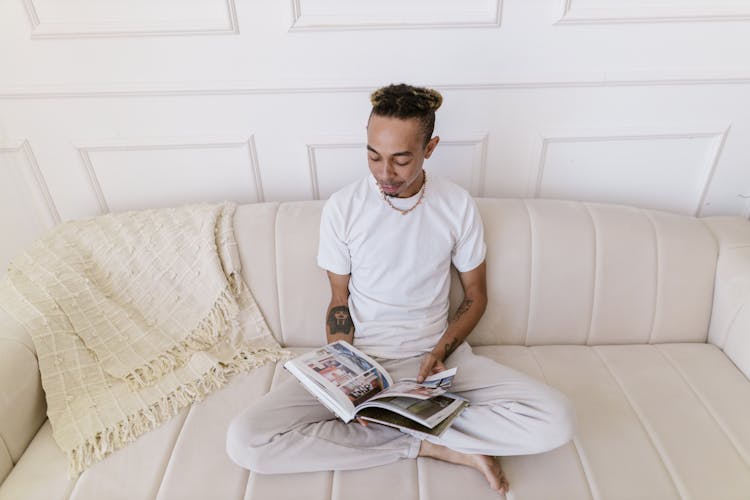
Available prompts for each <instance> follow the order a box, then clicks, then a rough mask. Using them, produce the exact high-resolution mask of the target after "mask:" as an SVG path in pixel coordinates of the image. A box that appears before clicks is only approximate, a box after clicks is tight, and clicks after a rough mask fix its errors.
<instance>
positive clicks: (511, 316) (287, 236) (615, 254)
mask: <svg viewBox="0 0 750 500" xmlns="http://www.w3.org/2000/svg"><path fill="white" fill-rule="evenodd" d="M477 204H478V206H479V209H480V211H481V214H482V219H483V221H484V226H485V239H486V241H487V273H488V295H489V305H488V308H487V311H486V313H485V314H484V316H483V318H482V320H481V321H480V323H479V325H477V327H476V329H475V331H474V332H473V333H472V335H471V337H470V338H469V340H470V342H471V343H472V344H473V345H488V344H517V345H539V344H591V345H593V344H614V343H658V342H678V341H679V342H705V341H706V336H707V331H708V324H709V319H710V315H711V304H712V297H713V286H714V276H715V272H716V261H717V252H718V250H717V243H716V240H715V238H714V237H713V235H712V233H711V232H710V231H709V230H708V229H707V228H706V227H705V225H704V224H703V223H702V222H701V221H700V220H699V219H696V218H693V217H688V216H680V215H674V214H669V213H665V212H659V211H652V210H641V209H637V208H632V207H625V206H617V205H607V204H595V203H582V202H574V201H557V200H518V199H488V198H480V199H477ZM322 206H323V202H322V201H305V202H289V203H281V204H275V203H271V204H259V205H245V206H243V207H240V210H239V212H238V216H237V218H236V227H237V232H238V238H239V239H240V240H241V241H240V248H241V250H242V256H243V266H244V269H245V273H246V278H247V280H248V282H249V283H250V286H251V289H252V291H253V293H254V294H255V295H256V299H257V300H258V302H259V305H260V307H261V309H262V310H263V311H264V313H265V314H266V317H267V319H268V322H269V325H270V326H271V328H272V330H273V332H274V334H275V335H276V336H277V337H278V338H279V339H280V340H281V341H282V342H283V343H284V344H285V345H290V346H314V345H319V344H320V343H321V342H323V340H324V338H325V336H324V333H323V332H324V315H325V309H326V307H327V305H328V301H329V299H330V289H329V285H328V280H327V278H326V274H325V272H324V271H323V270H321V269H320V268H318V267H317V265H316V254H317V245H318V226H319V221H320V212H321V209H322ZM253 241H255V242H257V243H258V245H257V248H255V249H251V248H250V247H251V246H252V245H253ZM274 256H275V259H274V258H273V257H274ZM452 272H453V278H454V279H453V282H452V290H451V302H452V310H455V308H456V306H457V304H458V302H459V301H460V299H461V288H460V282H459V281H458V279H457V274H456V272H455V270H453V271H452ZM275 294H278V302H276V301H275V300H274V295H275Z"/></svg>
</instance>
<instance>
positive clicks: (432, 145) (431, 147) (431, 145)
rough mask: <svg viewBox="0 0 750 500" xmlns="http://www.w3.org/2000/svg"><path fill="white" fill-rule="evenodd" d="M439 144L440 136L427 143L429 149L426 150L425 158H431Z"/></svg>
mask: <svg viewBox="0 0 750 500" xmlns="http://www.w3.org/2000/svg"><path fill="white" fill-rule="evenodd" d="M438 142H440V136H437V135H436V136H435V137H433V138H432V139H430V141H429V142H428V143H427V147H425V148H424V157H425V158H429V157H430V156H431V155H432V152H433V151H435V148H436V147H437V145H438Z"/></svg>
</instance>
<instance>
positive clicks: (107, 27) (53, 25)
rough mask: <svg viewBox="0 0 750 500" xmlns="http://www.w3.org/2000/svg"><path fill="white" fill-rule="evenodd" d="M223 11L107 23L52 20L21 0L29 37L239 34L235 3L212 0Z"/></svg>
mask: <svg viewBox="0 0 750 500" xmlns="http://www.w3.org/2000/svg"><path fill="white" fill-rule="evenodd" d="M216 3H217V4H221V5H222V8H223V9H224V10H225V12H224V13H223V14H222V16H220V17H216V18H213V19H209V18H206V17H205V16H203V15H197V14H198V13H195V15H194V17H193V18H192V19H191V18H189V17H183V18H182V19H180V18H179V16H176V15H172V16H170V17H169V18H165V17H162V18H161V19H156V20H153V19H152V20H150V21H149V20H147V19H143V20H142V21H139V22H133V21H131V22H127V21H125V22H116V23H114V22H111V21H108V20H106V19H96V18H92V19H89V20H88V21H86V20H73V19H54V17H52V18H50V17H47V16H46V15H45V14H44V9H43V8H40V6H39V5H38V4H39V0H23V4H24V7H25V8H26V13H27V15H28V18H29V21H30V23H31V38H91V37H138V36H180V35H222V34H230V35H236V34H239V24H238V22H237V8H236V5H235V0H216Z"/></svg>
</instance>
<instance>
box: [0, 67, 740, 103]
mask: <svg viewBox="0 0 750 500" xmlns="http://www.w3.org/2000/svg"><path fill="white" fill-rule="evenodd" d="M381 83H382V82H378V83H376V82H373V83H366V82H352V83H344V84H342V82H341V81H340V80H338V81H331V82H320V83H319V84H317V85H314V86H312V85H304V86H295V85H285V84H283V83H280V84H279V85H271V84H267V83H265V82H264V83H259V82H236V81H217V82H211V83H209V84H206V83H197V82H163V83H145V82H138V83H132V84H123V83H98V84H90V85H84V84H76V83H73V84H51V85H38V84H30V85H0V99H63V98H64V99H67V98H102V97H183V96H185V97H193V96H219V95H268V94H271V95H288V94H340V93H363V92H366V93H369V92H372V91H373V90H374V89H375V88H377V87H378V86H379V85H380V84H381ZM423 85H425V86H428V87H433V88H435V89H438V90H441V91H479V90H513V89H556V88H586V87H591V88H613V87H656V86H696V85H697V86H701V85H750V72H742V71H722V72H716V71H705V72H656V71H653V72H648V73H646V72H643V71H640V72H636V71H630V72H628V73H627V74H611V73H610V74H605V75H602V74H601V73H596V74H595V75H594V74H587V75H583V74H582V75H573V77H572V78H570V79H568V80H565V79H556V78H555V75H551V76H550V77H549V79H542V80H520V79H519V80H500V81H488V82H475V83H460V82H458V83H457V82H425V83H423Z"/></svg>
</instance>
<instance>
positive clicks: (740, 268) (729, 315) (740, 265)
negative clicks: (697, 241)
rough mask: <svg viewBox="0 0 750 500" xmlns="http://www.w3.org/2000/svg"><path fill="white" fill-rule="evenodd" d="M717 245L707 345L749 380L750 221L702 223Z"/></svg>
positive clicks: (720, 219)
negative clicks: (719, 353)
mask: <svg viewBox="0 0 750 500" xmlns="http://www.w3.org/2000/svg"><path fill="white" fill-rule="evenodd" d="M702 220H703V221H704V222H705V223H706V225H707V226H708V227H709V229H711V231H712V232H713V233H714V236H716V239H717V241H718V243H719V261H718V262H717V266H716V281H715V284H714V302H713V310H712V312H711V324H710V326H709V330H708V342H709V343H711V344H714V345H716V346H717V347H719V348H720V349H721V350H722V351H724V354H726V355H727V356H728V357H729V359H731V360H732V362H734V364H735V365H737V367H738V368H739V369H740V370H742V372H743V373H744V374H745V376H746V377H747V378H748V379H750V221H748V220H747V219H743V218H740V217H708V218H705V219H702Z"/></svg>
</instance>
